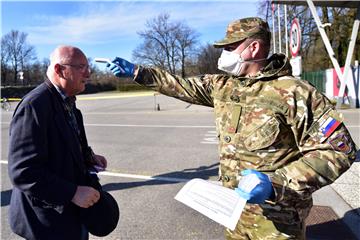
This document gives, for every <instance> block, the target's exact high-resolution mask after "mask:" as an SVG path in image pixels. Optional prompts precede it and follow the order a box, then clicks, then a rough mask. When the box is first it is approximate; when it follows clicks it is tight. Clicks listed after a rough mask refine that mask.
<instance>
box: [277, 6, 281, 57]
mask: <svg viewBox="0 0 360 240" xmlns="http://www.w3.org/2000/svg"><path fill="white" fill-rule="evenodd" d="M278 29H279V53H281V22H280V4H278Z"/></svg>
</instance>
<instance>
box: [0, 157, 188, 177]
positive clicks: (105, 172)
mask: <svg viewBox="0 0 360 240" xmlns="http://www.w3.org/2000/svg"><path fill="white" fill-rule="evenodd" d="M0 163H1V164H8V161H5V160H0ZM98 175H100V176H110V177H122V178H136V179H144V180H157V181H163V182H187V181H190V180H191V179H186V178H171V177H158V176H145V175H137V174H128V173H116V172H108V171H104V172H99V173H98Z"/></svg>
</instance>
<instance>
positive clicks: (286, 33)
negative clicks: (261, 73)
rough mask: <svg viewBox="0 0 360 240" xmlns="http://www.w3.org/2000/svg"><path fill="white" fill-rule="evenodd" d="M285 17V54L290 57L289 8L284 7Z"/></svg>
mask: <svg viewBox="0 0 360 240" xmlns="http://www.w3.org/2000/svg"><path fill="white" fill-rule="evenodd" d="M284 17H285V54H286V57H288V56H289V43H288V29H287V26H288V22H287V6H286V4H285V5H284Z"/></svg>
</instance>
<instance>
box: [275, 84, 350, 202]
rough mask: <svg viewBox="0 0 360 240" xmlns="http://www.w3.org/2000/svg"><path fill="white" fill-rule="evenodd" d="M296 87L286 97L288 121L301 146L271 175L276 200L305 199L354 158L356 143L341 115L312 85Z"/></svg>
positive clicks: (326, 183)
mask: <svg viewBox="0 0 360 240" xmlns="http://www.w3.org/2000/svg"><path fill="white" fill-rule="evenodd" d="M306 86H307V88H309V89H307V90H304V88H301V90H300V89H299V90H297V89H296V90H295V91H294V94H293V96H292V97H291V98H289V99H288V102H289V103H292V104H290V105H289V112H288V116H287V121H288V124H289V125H290V127H291V129H292V132H293V133H294V137H295V141H296V143H297V147H298V149H299V150H300V156H299V158H298V160H296V161H293V162H291V163H289V164H288V165H286V166H284V167H283V168H280V169H277V170H276V171H275V173H274V174H273V175H272V176H271V178H272V182H273V186H274V189H275V195H276V197H275V201H276V202H278V201H284V202H291V201H293V200H294V201H299V199H307V198H309V197H311V194H312V193H313V192H314V191H316V190H318V189H319V188H321V187H323V186H326V185H328V184H331V183H332V182H334V181H335V180H336V179H337V178H338V177H339V176H340V175H341V174H342V173H344V172H345V171H346V170H347V169H348V168H349V167H350V166H351V164H352V163H353V162H354V161H355V158H356V151H357V150H356V146H355V143H354V142H353V140H352V139H351V136H350V134H349V132H348V130H347V129H346V127H345V125H344V123H343V118H342V115H341V114H339V113H338V112H337V111H336V110H335V109H334V107H333V105H332V104H331V103H330V101H329V100H328V99H327V98H326V97H325V96H323V95H322V94H321V93H319V92H317V91H316V90H314V89H313V88H311V87H309V86H308V85H306Z"/></svg>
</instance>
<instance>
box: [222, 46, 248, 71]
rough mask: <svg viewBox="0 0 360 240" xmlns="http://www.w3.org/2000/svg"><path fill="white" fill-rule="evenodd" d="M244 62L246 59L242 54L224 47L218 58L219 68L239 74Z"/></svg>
mask: <svg viewBox="0 0 360 240" xmlns="http://www.w3.org/2000/svg"><path fill="white" fill-rule="evenodd" d="M244 50H245V49H244ZM241 53H242V52H241ZM244 62H245V61H244V60H243V59H242V57H241V54H240V55H239V54H237V53H234V52H230V51H227V50H225V49H224V50H223V51H222V53H221V56H220V58H219V60H218V69H220V70H222V71H224V72H227V73H230V74H232V75H236V76H238V75H239V74H240V71H241V68H242V66H243V63H244Z"/></svg>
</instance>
